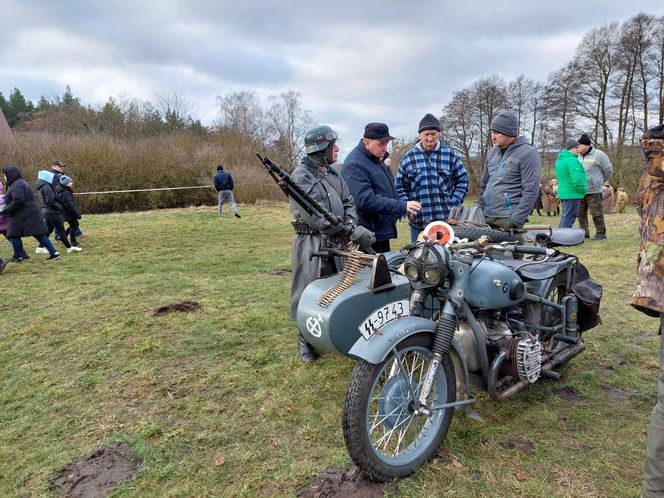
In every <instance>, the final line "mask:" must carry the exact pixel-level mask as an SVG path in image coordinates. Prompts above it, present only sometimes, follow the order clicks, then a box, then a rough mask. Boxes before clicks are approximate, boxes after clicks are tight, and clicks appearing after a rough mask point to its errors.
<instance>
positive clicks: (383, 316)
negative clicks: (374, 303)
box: [357, 299, 409, 340]
mask: <svg viewBox="0 0 664 498" xmlns="http://www.w3.org/2000/svg"><path fill="white" fill-rule="evenodd" d="M408 314H409V313H408V299H403V300H401V301H394V302H393V303H388V304H386V305H385V306H383V307H382V308H378V309H377V310H376V311H374V312H373V313H371V314H370V315H369V316H368V317H367V318H366V319H365V320H364V321H363V322H362V323H361V324H360V325H359V327H357V328H358V330H359V331H360V334H362V337H364V338H365V339H366V340H369V338H370V337H371V336H372V335H374V334H375V333H376V330H377V329H379V328H381V327H382V326H383V325H385V324H386V323H389V322H391V321H392V320H396V319H397V318H399V317H401V316H407V315H408Z"/></svg>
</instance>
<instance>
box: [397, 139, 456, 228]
mask: <svg viewBox="0 0 664 498" xmlns="http://www.w3.org/2000/svg"><path fill="white" fill-rule="evenodd" d="M395 181H396V186H397V193H398V195H399V198H400V199H401V200H404V201H419V202H420V203H421V204H422V210H421V211H420V212H418V213H417V215H416V216H415V217H414V218H413V219H411V220H410V224H411V225H412V226H414V227H415V228H424V226H426V225H427V224H428V223H430V222H432V221H437V220H446V219H447V217H448V216H449V214H450V209H451V208H453V207H454V206H459V205H461V203H462V202H463V200H464V198H465V197H466V193H467V192H468V173H467V172H466V168H464V166H463V163H462V162H461V158H460V157H459V156H458V155H457V154H456V152H454V151H453V150H452V149H451V148H450V147H449V146H447V145H445V144H443V143H442V142H440V141H439V142H438V145H436V147H435V148H434V150H432V151H431V152H426V151H424V150H423V149H422V146H421V144H420V143H419V142H418V143H417V144H415V146H414V147H413V148H412V149H410V150H409V151H408V152H407V153H406V155H405V156H403V158H402V159H401V162H400V163H399V170H398V171H397V177H396V180H395Z"/></svg>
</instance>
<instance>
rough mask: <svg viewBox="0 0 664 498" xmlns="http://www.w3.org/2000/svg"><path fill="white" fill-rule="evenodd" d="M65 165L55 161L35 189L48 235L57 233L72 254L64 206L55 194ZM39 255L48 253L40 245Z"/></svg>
mask: <svg viewBox="0 0 664 498" xmlns="http://www.w3.org/2000/svg"><path fill="white" fill-rule="evenodd" d="M64 167H65V165H64V164H63V163H61V162H60V161H54V162H53V165H52V166H51V171H50V172H49V171H45V170H42V171H40V172H39V174H38V176H37V183H36V184H35V188H36V189H37V192H38V193H39V200H40V201H41V207H42V215H43V216H44V219H45V220H46V225H47V227H48V235H47V237H50V236H51V233H52V232H53V230H55V231H56V236H59V237H57V238H58V240H59V241H60V242H62V243H63V244H64V245H65V247H66V248H67V252H71V251H70V250H69V249H70V248H71V244H70V243H69V240H68V239H67V237H66V235H64V233H65V225H64V223H65V220H64V213H63V211H62V205H61V204H60V201H58V197H57V195H56V192H55V188H56V185H60V177H61V176H62V172H63V171H64ZM35 252H36V253H37V254H40V253H42V254H43V253H46V252H47V249H46V247H44V246H42V245H40V246H39V247H38V248H37V250H36V251H35Z"/></svg>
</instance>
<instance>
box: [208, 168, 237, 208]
mask: <svg viewBox="0 0 664 498" xmlns="http://www.w3.org/2000/svg"><path fill="white" fill-rule="evenodd" d="M214 188H215V189H216V190H217V192H219V205H218V206H217V216H219V217H221V215H222V214H224V203H225V202H228V203H229V204H230V205H231V210H232V211H233V214H235V217H236V218H240V213H238V211H237V205H236V204H235V199H234V198H233V177H232V176H231V175H230V173H227V172H226V171H224V167H223V166H222V165H221V164H220V165H219V166H217V174H216V175H214Z"/></svg>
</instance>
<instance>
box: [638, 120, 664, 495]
mask: <svg viewBox="0 0 664 498" xmlns="http://www.w3.org/2000/svg"><path fill="white" fill-rule="evenodd" d="M641 151H642V152H643V157H644V159H645V171H644V172H643V175H642V176H641V181H640V182H639V188H638V190H637V193H636V199H635V204H636V206H637V210H638V211H639V214H640V216H641V247H640V250H639V256H638V263H639V266H638V269H637V279H636V289H635V291H634V295H633V296H632V300H631V301H630V304H631V305H632V306H634V308H636V309H637V310H639V311H641V312H643V313H645V314H646V315H648V316H651V317H653V318H659V333H660V335H661V334H662V333H663V332H664V224H663V223H662V213H664V165H663V163H662V159H663V156H664V124H661V125H659V126H655V127H654V128H650V129H649V130H648V131H647V132H645V133H644V134H643V137H642V138H641ZM659 368H660V370H659V381H658V396H657V404H656V405H655V408H654V409H653V411H652V414H651V416H650V426H649V427H648V447H647V449H646V463H645V466H644V469H643V474H644V476H643V484H642V485H641V496H643V497H645V498H651V497H652V498H654V497H656V496H657V497H661V496H664V342H661V343H660V353H659Z"/></svg>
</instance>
